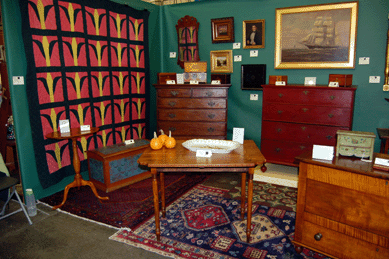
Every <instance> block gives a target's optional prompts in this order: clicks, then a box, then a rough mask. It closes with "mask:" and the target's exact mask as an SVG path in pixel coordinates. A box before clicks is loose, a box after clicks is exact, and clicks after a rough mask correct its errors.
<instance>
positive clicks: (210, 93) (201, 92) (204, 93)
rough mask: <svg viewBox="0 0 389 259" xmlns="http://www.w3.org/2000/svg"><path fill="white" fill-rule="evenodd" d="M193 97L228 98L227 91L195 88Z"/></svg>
mask: <svg viewBox="0 0 389 259" xmlns="http://www.w3.org/2000/svg"><path fill="white" fill-rule="evenodd" d="M192 91H193V92H192V97H208V98H209V97H212V98H215V97H227V89H215V88H200V89H196V88H193V90H192Z"/></svg>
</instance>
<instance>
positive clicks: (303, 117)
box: [262, 104, 352, 127]
mask: <svg viewBox="0 0 389 259" xmlns="http://www.w3.org/2000/svg"><path fill="white" fill-rule="evenodd" d="M262 116H263V120H273V121H286V122H297V123H310V122H312V121H314V122H315V124H325V125H333V126H344V127H350V126H351V125H350V124H351V122H352V113H351V112H350V109H347V108H337V107H326V106H313V105H288V104H268V105H266V106H264V107H263V115H262Z"/></svg>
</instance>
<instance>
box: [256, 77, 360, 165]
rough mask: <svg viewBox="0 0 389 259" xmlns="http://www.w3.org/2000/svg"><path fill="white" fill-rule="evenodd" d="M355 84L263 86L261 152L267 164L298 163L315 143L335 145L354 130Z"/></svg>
mask: <svg viewBox="0 0 389 259" xmlns="http://www.w3.org/2000/svg"><path fill="white" fill-rule="evenodd" d="M355 90H356V87H355V86H353V87H328V86H304V85H287V86H276V85H263V109H262V133H261V152H262V153H263V155H264V156H265V157H266V161H267V162H268V163H276V164H285V165H291V166H296V164H295V163H294V158H295V157H296V156H298V155H300V154H301V153H303V152H305V151H306V150H310V149H312V146H313V145H314V144H316V145H327V146H335V145H336V132H337V131H338V130H351V129H352V121H353V112H354V97H355Z"/></svg>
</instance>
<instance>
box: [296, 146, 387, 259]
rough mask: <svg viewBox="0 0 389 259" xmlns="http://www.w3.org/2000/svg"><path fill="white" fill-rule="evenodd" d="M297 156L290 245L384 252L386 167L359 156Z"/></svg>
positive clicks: (339, 254)
mask: <svg viewBox="0 0 389 259" xmlns="http://www.w3.org/2000/svg"><path fill="white" fill-rule="evenodd" d="M374 155H375V156H376V157H380V158H385V159H388V158H389V155H386V154H377V153H376V154H374ZM297 160H298V161H299V162H300V164H299V181H298V197H297V211H296V224H295V235H294V241H293V243H294V244H295V248H296V251H297V252H301V251H302V247H306V248H309V249H311V250H314V251H317V252H319V253H321V254H324V255H328V256H330V257H331V258H342V259H345V258H347V259H366V258H371V259H373V258H375V259H378V258H380V259H386V258H389V221H388V218H389V173H388V172H385V171H378V170H375V169H373V163H371V162H370V163H368V162H364V161H361V160H360V159H359V158H349V157H335V158H334V159H333V161H325V160H317V159H312V154H311V153H304V154H303V155H301V156H298V157H297ZM373 161H374V159H373Z"/></svg>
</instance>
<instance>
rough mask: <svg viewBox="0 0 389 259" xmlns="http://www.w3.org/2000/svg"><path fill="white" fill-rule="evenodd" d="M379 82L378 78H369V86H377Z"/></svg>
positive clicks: (379, 78)
mask: <svg viewBox="0 0 389 259" xmlns="http://www.w3.org/2000/svg"><path fill="white" fill-rule="evenodd" d="M380 80H381V77H380V76H369V83H371V84H379V83H380Z"/></svg>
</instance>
